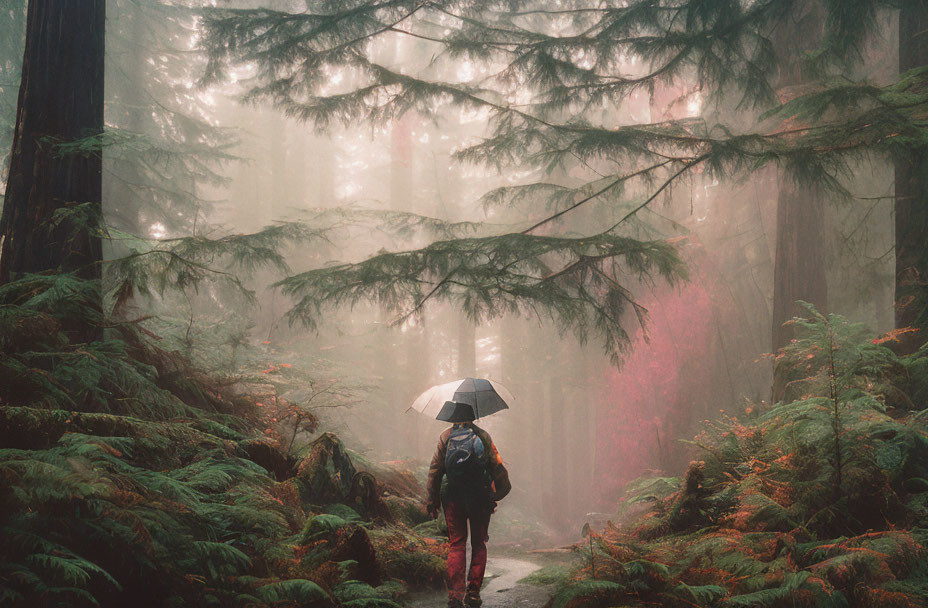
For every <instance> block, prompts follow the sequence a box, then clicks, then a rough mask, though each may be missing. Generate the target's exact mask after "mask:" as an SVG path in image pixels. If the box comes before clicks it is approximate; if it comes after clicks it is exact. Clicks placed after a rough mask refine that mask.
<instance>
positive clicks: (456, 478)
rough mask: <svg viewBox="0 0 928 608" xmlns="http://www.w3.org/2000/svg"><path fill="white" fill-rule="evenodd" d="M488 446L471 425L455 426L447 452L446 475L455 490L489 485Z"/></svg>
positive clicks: (474, 488)
mask: <svg viewBox="0 0 928 608" xmlns="http://www.w3.org/2000/svg"><path fill="white" fill-rule="evenodd" d="M488 462H489V458H488V455H487V448H486V446H485V445H484V444H483V440H482V439H480V436H479V435H477V433H475V432H474V429H473V428H471V427H469V426H460V427H455V428H453V429H452V430H451V436H450V437H449V438H448V447H447V451H446V452H445V475H447V476H448V486H449V488H451V489H455V490H477V489H482V488H484V487H485V486H488V485H489V481H490V479H489V477H490V476H489V472H488V471H487V463H488Z"/></svg>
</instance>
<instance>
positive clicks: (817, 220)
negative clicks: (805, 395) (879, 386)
mask: <svg viewBox="0 0 928 608" xmlns="http://www.w3.org/2000/svg"><path fill="white" fill-rule="evenodd" d="M823 27H824V13H823V9H822V6H821V4H820V3H819V2H818V1H817V0H807V1H806V2H802V3H800V4H799V6H798V7H797V10H796V12H795V13H793V14H790V15H788V16H787V18H786V20H785V21H784V23H781V24H780V25H779V26H778V28H777V30H776V32H775V33H774V36H773V43H774V47H775V48H776V51H777V55H778V59H779V65H780V74H779V77H778V83H777V84H778V87H779V90H780V96H781V98H783V99H784V100H786V99H789V98H791V97H794V96H795V94H794V93H793V92H792V91H793V90H794V87H800V86H801V85H803V84H804V83H806V82H807V81H808V77H807V75H806V74H805V73H804V70H803V58H804V55H805V53H806V52H808V51H810V50H813V49H815V48H816V47H817V46H818V45H819V43H820V41H821V39H822V34H823ZM777 181H778V187H779V194H778V196H777V236H776V252H775V257H774V269H773V327H772V339H771V347H772V349H773V350H774V351H776V350H777V349H778V348H780V347H782V346H784V345H786V344H788V343H789V341H790V339H791V338H792V337H793V330H792V328H790V327H784V326H783V324H784V323H786V322H787V321H789V320H790V319H792V318H793V317H795V316H798V315H801V314H802V313H803V310H802V308H800V307H799V306H798V305H797V304H796V301H797V300H804V301H806V302H810V303H812V304H814V305H815V306H816V307H817V308H818V309H819V310H821V311H823V312H824V311H825V310H827V306H828V287H827V284H826V280H825V201H824V196H823V192H822V191H821V188H818V187H814V186H805V185H802V184H797V183H794V182H793V181H792V179H791V178H790V177H789V176H785V175H782V174H781V175H778V180H777ZM787 383H788V378H786V377H785V374H784V373H783V370H782V369H779V368H777V369H774V381H773V399H774V401H777V400H780V399H782V398H783V397H784V394H785V391H786V386H787Z"/></svg>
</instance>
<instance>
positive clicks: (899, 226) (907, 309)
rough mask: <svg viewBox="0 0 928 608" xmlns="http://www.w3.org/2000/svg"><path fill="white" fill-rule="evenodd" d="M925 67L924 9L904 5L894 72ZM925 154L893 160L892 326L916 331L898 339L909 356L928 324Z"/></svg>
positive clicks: (927, 16)
mask: <svg viewBox="0 0 928 608" xmlns="http://www.w3.org/2000/svg"><path fill="white" fill-rule="evenodd" d="M924 65H928V5H926V4H925V3H924V2H923V1H922V0H910V1H908V2H905V3H903V5H902V11H901V12H900V15H899V71H900V72H907V71H908V70H911V69H913V68H917V67H920V66H924ZM925 171H928V153H926V152H920V153H917V154H913V155H912V156H911V157H910V158H907V159H900V160H899V161H897V162H896V203H895V216H896V217H895V222H896V236H895V246H896V293H895V304H896V311H895V315H896V322H895V326H896V327H897V328H903V327H912V326H914V327H918V328H920V329H921V331H919V332H918V334H916V335H907V336H904V337H903V340H902V343H901V344H900V345H899V347H898V348H899V350H901V351H904V353H911V352H914V351H915V350H917V349H918V347H919V346H921V345H922V344H923V343H924V342H925V335H924V333H925V332H924V327H925V325H926V324H928V313H926V310H928V238H926V235H928V181H926V180H925V179H923V176H924V174H925Z"/></svg>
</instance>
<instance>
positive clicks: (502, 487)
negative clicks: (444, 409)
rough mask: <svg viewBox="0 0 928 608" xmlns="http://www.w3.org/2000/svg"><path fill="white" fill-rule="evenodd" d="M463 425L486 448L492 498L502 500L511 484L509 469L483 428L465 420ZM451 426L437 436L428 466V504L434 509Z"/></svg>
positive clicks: (437, 501) (437, 502) (438, 495)
mask: <svg viewBox="0 0 928 608" xmlns="http://www.w3.org/2000/svg"><path fill="white" fill-rule="evenodd" d="M464 425H465V426H469V427H471V428H472V429H474V433H475V434H476V435H477V436H478V437H480V440H481V441H482V442H483V445H484V446H485V447H486V448H487V469H488V470H489V472H490V477H491V479H492V480H493V500H494V501H498V500H502V499H503V498H505V496H506V495H507V494H509V491H510V490H512V484H511V483H510V482H509V471H507V470H506V467H505V466H504V465H503V460H502V459H501V458H500V457H499V450H497V449H496V445H494V444H493V440H492V439H491V438H490V434H489V433H487V432H486V431H485V430H483V429H482V428H480V427H478V426H477V425H476V424H473V423H471V422H465V423H464ZM451 428H453V427H451ZM451 428H448V429H446V430H445V432H443V433H442V434H441V436H440V437H439V438H438V447H437V448H435V455H434V456H432V464H431V465H430V466H429V479H428V482H427V483H426V491H427V492H428V504H429V506H430V507H434V508H436V509H437V508H438V505H439V504H441V480H442V477H444V475H445V454H446V452H447V451H448V438H449V437H451Z"/></svg>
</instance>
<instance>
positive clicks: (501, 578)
mask: <svg viewBox="0 0 928 608" xmlns="http://www.w3.org/2000/svg"><path fill="white" fill-rule="evenodd" d="M540 569H541V566H540V565H538V564H536V563H535V562H532V561H528V559H527V558H526V557H525V556H518V557H513V556H507V557H493V556H490V557H489V558H488V559H487V573H486V578H485V579H484V585H483V590H482V591H481V593H480V596H481V598H482V599H483V608H514V607H525V608H541V607H542V606H544V605H545V604H546V603H547V602H548V599H549V598H550V597H551V594H552V592H553V585H528V584H525V583H519V581H520V580H522V579H523V578H525V577H526V576H528V575H530V574H532V573H533V572H535V571H537V570H540ZM447 598H448V596H447V594H446V593H445V592H444V591H436V592H431V593H427V594H413V595H411V596H410V597H409V600H408V601H407V603H406V605H407V606H409V607H410V608H444V607H445V606H446V605H447V601H448V599H447Z"/></svg>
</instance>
